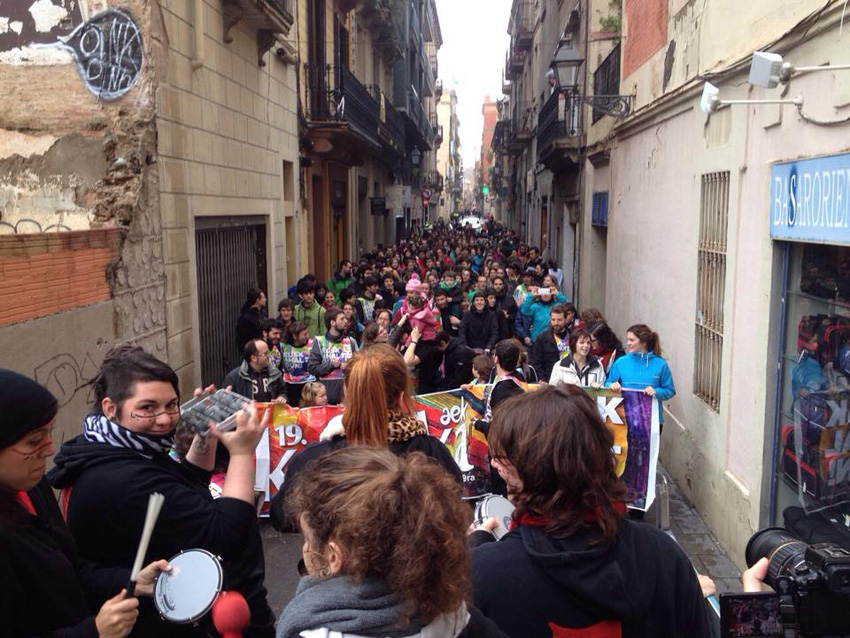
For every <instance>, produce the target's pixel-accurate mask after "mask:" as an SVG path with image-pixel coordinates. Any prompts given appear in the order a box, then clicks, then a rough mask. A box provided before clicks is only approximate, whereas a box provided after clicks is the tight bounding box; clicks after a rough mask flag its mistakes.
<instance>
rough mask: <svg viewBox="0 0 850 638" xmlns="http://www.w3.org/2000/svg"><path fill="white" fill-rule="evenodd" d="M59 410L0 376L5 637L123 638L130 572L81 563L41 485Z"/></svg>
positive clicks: (50, 399) (130, 618)
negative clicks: (98, 609) (93, 610)
mask: <svg viewBox="0 0 850 638" xmlns="http://www.w3.org/2000/svg"><path fill="white" fill-rule="evenodd" d="M57 408H58V405H57V402H56V398H55V397H54V396H53V395H52V394H51V393H50V392H49V391H48V390H47V389H45V388H44V387H42V386H41V385H39V384H38V383H36V382H35V381H33V380H32V379H29V378H28V377H25V376H24V375H22V374H18V373H17V372H13V371H11V370H2V369H0V592H2V593H0V625H2V631H0V634H2V635H3V636H22V637H24V636H56V637H58V636H62V637H63V638H98V636H100V637H101V638H123V636H127V635H128V634H129V633H130V631H131V630H132V628H133V625H134V624H135V622H136V617H137V615H138V605H139V601H138V599H136V598H125V592H124V590H123V587H124V586H125V585H126V584H127V581H128V580H129V578H130V570H129V566H128V568H120V567H114V568H104V567H100V566H97V565H95V564H93V563H90V562H88V561H85V560H83V559H81V558H80V556H79V555H78V553H77V548H76V545H75V543H74V540H73V538H72V537H71V535H70V534H69V532H68V530H67V528H66V527H65V524H64V522H63V520H62V514H61V512H60V511H59V506H58V504H57V503H56V499H55V497H54V496H53V491H52V490H51V489H50V484H49V483H48V482H47V480H46V479H45V478H44V470H45V468H46V465H47V459H49V458H50V457H51V456H52V455H53V452H54V449H53V440H52V434H53V422H54V419H55V418H56V411H57ZM140 532H141V530H139V533H140ZM162 569H170V568H169V567H168V563H167V562H166V561H164V560H159V561H156V562H154V563H151V564H150V565H148V566H147V567H145V568H144V569H143V570H142V572H141V573H140V576H139V581H138V584H137V586H136V595H138V596H150V595H151V594H152V593H153V584H154V579H155V577H156V575H157V574H158V573H159V571H160V570H162ZM98 607H99V608H100V611H99V612H98V613H97V614H96V615H92V613H91V611H90V609H91V608H94V609H97V608H98ZM7 632H8V633H7Z"/></svg>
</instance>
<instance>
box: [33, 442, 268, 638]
mask: <svg viewBox="0 0 850 638" xmlns="http://www.w3.org/2000/svg"><path fill="white" fill-rule="evenodd" d="M48 479H49V480H50V482H51V483H52V484H53V487H55V488H58V489H65V488H72V491H71V497H70V501H69V505H68V513H67V521H68V528H69V529H70V531H71V534H72V535H73V536H74V540H75V541H76V542H77V546H78V547H79V550H80V554H81V555H82V556H83V557H84V558H86V559H89V560H92V561H94V562H96V563H98V564H100V565H104V566H110V567H131V566H132V564H133V559H134V558H135V554H136V548H137V546H138V543H139V535H140V534H141V531H142V527H143V525H144V519H145V512H146V511H147V502H148V497H149V495H150V494H151V492H160V493H161V494H162V495H163V496H165V503H164V504H163V507H162V511H161V512H160V515H159V519H158V520H157V523H156V528H155V529H154V531H153V536H152V537H151V544H150V548H149V549H148V553H147V556H146V557H145V564H147V563H148V562H150V561H151V560H154V559H158V558H166V559H169V558H172V557H174V556H175V555H176V554H177V553H179V552H180V551H181V550H186V549H193V548H201V549H206V550H207V551H209V552H211V553H213V554H215V555H217V556H219V557H221V559H222V564H223V567H224V588H225V589H226V590H229V589H235V590H237V591H239V592H241V593H242V595H243V596H245V599H246V600H247V601H248V605H249V607H250V609H251V627H250V629H249V630H246V632H245V637H246V638H248V637H249V636H250V637H258V636H262V637H263V638H266V637H269V638H271V637H272V636H274V629H273V624H274V615H273V614H272V611H271V609H270V608H269V605H268V603H267V602H266V589H265V586H264V585H263V580H264V578H265V564H264V558H263V546H262V541H261V539H260V533H259V528H258V526H257V513H256V511H255V509H254V508H253V507H252V506H251V505H250V504H248V503H246V502H244V501H241V500H238V499H234V498H225V497H221V498H219V499H216V500H213V497H212V495H211V494H210V491H209V480H210V472H206V471H204V470H202V469H200V468H197V467H195V466H193V465H191V464H189V463H178V462H176V461H173V460H172V459H171V458H169V457H168V456H166V455H164V454H162V455H157V456H155V457H153V458H146V457H144V456H141V455H140V454H136V453H135V452H131V451H130V450H127V449H123V448H117V447H113V446H111V445H108V444H101V443H89V442H87V441H86V440H85V439H84V438H83V437H82V436H78V437H76V438H73V439H71V440H70V441H67V442H66V443H64V444H63V445H62V449H61V450H60V452H59V454H57V455H56V467H55V468H53V469H52V470H51V471H50V472H49V474H48ZM140 603H141V604H140V607H139V620H138V622H137V623H136V627H135V629H134V631H133V633H132V634H131V635H132V636H145V637H147V636H156V638H166V637H169V638H170V637H172V636H175V637H177V636H180V637H184V636H203V635H205V634H204V633H202V629H201V628H198V627H192V626H185V625H173V624H170V623H166V622H164V621H163V620H161V619H160V617H159V614H158V613H157V612H156V610H155V608H154V606H153V603H152V601H151V599H149V598H146V599H141V601H140Z"/></svg>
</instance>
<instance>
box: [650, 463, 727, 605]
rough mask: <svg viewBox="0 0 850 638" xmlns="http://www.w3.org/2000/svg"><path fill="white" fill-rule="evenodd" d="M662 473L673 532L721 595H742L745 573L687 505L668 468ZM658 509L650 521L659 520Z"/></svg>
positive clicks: (697, 567)
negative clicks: (667, 495)
mask: <svg viewBox="0 0 850 638" xmlns="http://www.w3.org/2000/svg"><path fill="white" fill-rule="evenodd" d="M660 471H661V472H662V473H663V474H664V476H665V477H666V478H667V485H668V491H669V495H670V498H669V502H670V531H671V532H672V533H673V536H674V537H675V538H676V540H677V541H678V542H679V545H680V546H681V547H682V549H684V550H685V553H686V554H687V555H688V557H689V558H690V559H691V562H692V563H693V565H694V567H695V568H696V570H697V571H698V572H699V573H700V574H706V575H708V576H710V577H711V579H712V580H714V583H715V585H716V586H717V593H719V594H723V593H730V592H739V591H741V572H740V570H739V569H738V567H737V566H736V565H735V563H733V562H732V560H731V559H730V558H729V556H727V554H726V552H725V551H724V550H723V548H722V547H721V546H720V544H719V543H718V542H717V541H716V540H715V539H714V537H713V536H712V535H711V531H710V530H709V529H708V526H707V525H706V524H705V521H703V520H702V517H701V516H700V515H699V512H697V511H696V509H694V507H693V506H692V505H691V504H690V503H689V502H688V501H687V499H686V498H685V496H684V494H682V492H681V490H680V489H679V488H678V487H677V486H676V483H675V482H673V480H672V479H671V478H670V475H669V474H667V471H666V470H664V468H660ZM654 509H655V506H654V505H653V508H652V509H650V512H649V513H648V515H647V520H652V521H654V520H655V516H654V514H655V512H654V511H653V510H654Z"/></svg>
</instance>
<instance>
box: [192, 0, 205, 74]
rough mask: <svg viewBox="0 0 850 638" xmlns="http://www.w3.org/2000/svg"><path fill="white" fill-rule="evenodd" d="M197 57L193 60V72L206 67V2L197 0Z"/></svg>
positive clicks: (195, 16)
mask: <svg viewBox="0 0 850 638" xmlns="http://www.w3.org/2000/svg"><path fill="white" fill-rule="evenodd" d="M194 18H195V25H194V26H195V57H193V58H192V70H193V71H197V70H198V69H200V68H201V67H203V66H204V0H195V15H194Z"/></svg>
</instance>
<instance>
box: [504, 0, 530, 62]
mask: <svg viewBox="0 0 850 638" xmlns="http://www.w3.org/2000/svg"><path fill="white" fill-rule="evenodd" d="M534 22H535V21H534V7H533V6H532V3H531V2H530V1H529V0H516V1H515V2H514V11H513V12H512V13H511V21H510V24H509V26H508V32H509V33H510V35H511V46H512V48H513V49H514V50H516V51H523V52H525V51H531V47H532V45H533V44H534Z"/></svg>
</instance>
